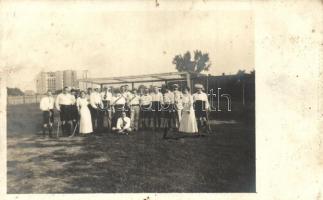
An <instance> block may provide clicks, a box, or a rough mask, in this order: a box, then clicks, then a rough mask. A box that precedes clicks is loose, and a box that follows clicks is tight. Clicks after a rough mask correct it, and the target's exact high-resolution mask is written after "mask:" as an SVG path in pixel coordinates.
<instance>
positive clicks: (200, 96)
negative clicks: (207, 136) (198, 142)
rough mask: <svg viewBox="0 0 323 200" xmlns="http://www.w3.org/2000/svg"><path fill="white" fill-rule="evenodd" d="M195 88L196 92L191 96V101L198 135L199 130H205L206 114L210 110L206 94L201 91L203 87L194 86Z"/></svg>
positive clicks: (200, 85) (199, 85)
mask: <svg viewBox="0 0 323 200" xmlns="http://www.w3.org/2000/svg"><path fill="white" fill-rule="evenodd" d="M195 88H196V90H197V92H196V93H194V94H193V101H194V109H195V117H196V120H197V125H198V131H199V133H200V130H201V128H202V127H203V128H206V127H207V125H208V124H207V123H208V118H207V117H208V115H207V112H208V110H209V108H210V105H209V100H208V96H207V94H206V93H204V92H203V91H202V90H203V88H204V87H203V85H202V84H195Z"/></svg>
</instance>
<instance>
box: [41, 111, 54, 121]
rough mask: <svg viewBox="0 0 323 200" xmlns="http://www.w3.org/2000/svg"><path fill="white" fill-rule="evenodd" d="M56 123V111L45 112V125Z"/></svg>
mask: <svg viewBox="0 0 323 200" xmlns="http://www.w3.org/2000/svg"><path fill="white" fill-rule="evenodd" d="M49 123H52V124H53V123H54V110H53V109H51V110H49V111H43V124H49Z"/></svg>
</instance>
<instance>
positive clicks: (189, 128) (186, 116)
mask: <svg viewBox="0 0 323 200" xmlns="http://www.w3.org/2000/svg"><path fill="white" fill-rule="evenodd" d="M179 132H184V133H197V132H198V128H197V123H196V118H195V113H194V109H193V108H191V109H184V110H183V114H182V119H181V121H180V126H179Z"/></svg>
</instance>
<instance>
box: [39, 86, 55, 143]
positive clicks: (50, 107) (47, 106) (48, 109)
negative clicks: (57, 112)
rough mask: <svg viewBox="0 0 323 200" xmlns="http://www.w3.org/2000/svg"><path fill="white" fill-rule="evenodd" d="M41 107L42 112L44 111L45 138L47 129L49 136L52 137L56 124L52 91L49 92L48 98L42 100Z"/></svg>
mask: <svg viewBox="0 0 323 200" xmlns="http://www.w3.org/2000/svg"><path fill="white" fill-rule="evenodd" d="M39 107H40V110H42V111H43V127H42V129H43V137H44V136H45V132H46V129H48V136H49V137H52V131H53V124H54V98H53V96H52V92H51V91H48V92H47V93H46V96H45V97H43V98H42V99H41V100H40V105H39Z"/></svg>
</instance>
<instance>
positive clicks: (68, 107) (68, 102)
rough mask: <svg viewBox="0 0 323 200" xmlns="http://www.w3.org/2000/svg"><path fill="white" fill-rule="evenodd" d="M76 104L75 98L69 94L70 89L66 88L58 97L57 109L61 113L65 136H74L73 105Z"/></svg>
mask: <svg viewBox="0 0 323 200" xmlns="http://www.w3.org/2000/svg"><path fill="white" fill-rule="evenodd" d="M74 103H75V97H74V96H73V95H71V94H70V93H69V88H68V87H64V89H63V92H62V93H61V94H59V95H57V97H56V101H55V107H56V109H57V110H58V111H59V112H60V120H61V122H62V131H63V135H67V134H69V135H70V134H72V132H73V122H72V118H73V117H72V105H73V104H74Z"/></svg>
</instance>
